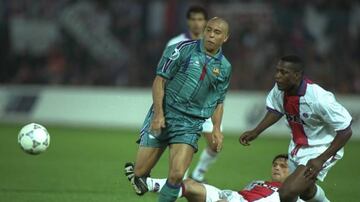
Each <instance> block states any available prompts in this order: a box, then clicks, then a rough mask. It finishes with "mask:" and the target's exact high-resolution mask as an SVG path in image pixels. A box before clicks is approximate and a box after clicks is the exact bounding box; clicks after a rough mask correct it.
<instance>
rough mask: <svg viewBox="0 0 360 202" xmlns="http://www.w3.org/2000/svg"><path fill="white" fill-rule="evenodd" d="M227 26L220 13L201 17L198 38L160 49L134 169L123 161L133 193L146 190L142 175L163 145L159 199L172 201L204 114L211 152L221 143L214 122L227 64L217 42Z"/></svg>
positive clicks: (222, 95) (225, 85)
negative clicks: (164, 169)
mask: <svg viewBox="0 0 360 202" xmlns="http://www.w3.org/2000/svg"><path fill="white" fill-rule="evenodd" d="M228 32H229V26H228V23H227V22H226V21H225V20H224V19H222V18H218V17H215V18H212V19H210V20H209V21H208V22H207V25H206V27H205V30H204V34H203V36H204V37H203V39H201V40H190V41H183V42H180V43H178V44H175V45H172V46H169V47H167V48H166V49H165V51H164V53H163V56H162V58H161V60H160V62H159V64H158V68H157V76H156V77H155V80H154V83H153V87H152V91H153V93H152V95H153V105H152V107H151V108H150V110H149V112H148V115H147V116H146V118H145V121H144V124H143V127H142V129H141V132H140V138H139V143H140V147H139V149H138V153H137V157H136V162H135V167H134V173H131V172H130V171H131V169H132V168H131V163H127V164H126V165H125V171H126V176H127V177H128V179H129V180H130V182H131V185H132V186H133V188H134V189H135V192H136V193H137V194H138V195H141V194H143V193H145V192H146V191H147V188H146V183H145V182H146V177H147V176H148V175H149V173H150V171H151V169H152V168H153V167H154V166H155V164H156V162H157V161H158V159H159V158H160V156H161V155H162V153H163V151H164V150H165V149H166V147H169V151H170V157H169V173H168V178H167V182H166V183H165V185H164V187H163V188H162V189H161V191H160V196H159V201H160V202H162V201H175V200H176V198H177V195H178V192H179V190H180V187H181V183H182V178H183V176H184V173H185V171H186V169H187V168H188V166H189V164H190V163H191V160H192V157H193V154H194V153H195V152H196V151H197V141H198V139H199V135H200V133H201V128H202V124H203V123H204V121H205V119H207V118H209V117H211V118H212V121H213V123H214V130H213V138H214V141H215V143H216V145H217V151H220V149H221V147H222V140H223V134H222V133H221V132H220V124H221V120H222V114H223V101H224V99H225V94H226V92H227V89H228V86H229V81H230V74H231V65H230V63H229V61H228V60H227V59H226V58H225V56H224V55H223V53H222V49H221V46H222V44H223V43H225V42H226V41H227V39H228Z"/></svg>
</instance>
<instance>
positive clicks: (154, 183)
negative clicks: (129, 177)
mask: <svg viewBox="0 0 360 202" xmlns="http://www.w3.org/2000/svg"><path fill="white" fill-rule="evenodd" d="M166 180H167V179H166V178H162V179H157V178H151V177H148V178H146V185H147V188H148V190H149V192H155V193H160V191H161V189H162V188H163V186H164V185H165V184H166ZM182 192H183V187H181V188H180V191H179V195H178V198H180V197H182Z"/></svg>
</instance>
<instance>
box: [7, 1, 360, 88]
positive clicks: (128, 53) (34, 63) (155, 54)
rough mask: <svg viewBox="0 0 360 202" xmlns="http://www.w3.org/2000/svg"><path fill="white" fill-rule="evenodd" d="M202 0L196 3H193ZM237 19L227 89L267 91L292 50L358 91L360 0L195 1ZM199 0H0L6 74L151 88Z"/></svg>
mask: <svg viewBox="0 0 360 202" xmlns="http://www.w3.org/2000/svg"><path fill="white" fill-rule="evenodd" d="M195 3H196V2H195ZM198 3H199V4H200V5H203V6H204V7H205V8H207V9H208V10H209V14H210V16H216V15H219V16H222V17H224V18H226V19H228V20H229V21H230V23H231V27H232V28H233V29H232V30H231V38H230V41H229V43H227V44H226V45H225V47H224V51H225V52H226V55H227V57H228V58H229V60H230V61H231V63H232V65H233V67H234V68H233V74H232V81H231V89H233V90H269V89H270V88H271V87H272V85H273V78H272V75H273V71H274V68H273V67H274V63H275V62H276V61H277V60H278V59H279V57H280V56H281V55H284V54H289V53H296V54H298V55H300V56H302V57H303V59H304V60H305V62H306V67H307V69H306V74H307V75H308V77H309V78H310V79H311V80H313V81H315V82H317V83H319V84H320V85H322V86H323V87H325V88H326V89H328V90H331V91H335V92H337V93H346V94H356V93H360V59H359V58H360V55H359V53H360V3H358V2H357V1H350V0H343V1H336V0H330V1H329V0H327V1H325V0H317V1H301V0H280V1H265V0H258V1H246V0H243V1H231V0H228V1H222V3H217V1H214V0H213V1H206V4H204V2H203V1H198ZM192 4H194V1H175V0H170V1H155V0H151V1H141V0H137V1H132V0H123V1H117V0H93V1H80V0H78V1H71V0H57V1H47V0H38V1H26V0H11V1H10V0H0V46H1V48H0V65H1V68H0V83H1V84H48V85H109V86H126V87H149V86H150V85H151V82H152V80H153V78H154V75H155V67H156V65H157V62H158V59H159V57H160V55H161V53H162V51H163V49H164V46H165V44H166V42H167V41H168V40H169V38H171V37H172V36H174V35H176V34H178V33H181V32H184V31H186V30H185V27H186V25H185V24H184V23H183V21H185V20H184V19H185V11H186V9H187V8H188V6H189V5H192Z"/></svg>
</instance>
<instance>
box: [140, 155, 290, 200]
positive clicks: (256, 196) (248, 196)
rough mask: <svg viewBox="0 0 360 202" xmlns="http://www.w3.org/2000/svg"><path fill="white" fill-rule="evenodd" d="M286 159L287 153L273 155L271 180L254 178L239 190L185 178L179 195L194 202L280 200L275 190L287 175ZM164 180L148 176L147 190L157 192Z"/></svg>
mask: <svg viewBox="0 0 360 202" xmlns="http://www.w3.org/2000/svg"><path fill="white" fill-rule="evenodd" d="M287 160H288V155H287V154H279V155H277V156H275V157H274V159H273V161H272V166H271V180H270V181H263V180H255V181H253V182H251V183H250V184H248V185H247V186H246V187H245V188H244V189H243V190H241V191H239V192H236V191H231V190H221V189H219V188H216V187H214V186H212V185H208V184H202V183H198V182H196V181H194V180H191V179H187V180H185V181H184V186H183V188H182V189H181V192H180V193H179V197H185V198H186V199H187V200H188V201H196V202H201V201H206V202H215V201H219V200H223V199H226V201H230V202H232V201H234V202H235V201H236V202H241V201H249V202H250V201H258V202H261V201H267V202H273V201H274V202H275V201H280V198H279V194H278V192H277V190H278V189H279V187H280V186H281V184H282V182H284V180H285V179H286V178H287V177H288V175H289V169H288V164H287ZM165 181H166V179H154V178H148V179H147V185H148V189H149V191H152V192H158V190H159V189H160V188H161V187H162V186H163V184H164V183H165Z"/></svg>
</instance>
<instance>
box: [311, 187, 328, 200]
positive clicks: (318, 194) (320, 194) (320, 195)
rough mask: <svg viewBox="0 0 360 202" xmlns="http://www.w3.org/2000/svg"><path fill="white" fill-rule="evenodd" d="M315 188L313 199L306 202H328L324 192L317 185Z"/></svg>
mask: <svg viewBox="0 0 360 202" xmlns="http://www.w3.org/2000/svg"><path fill="white" fill-rule="evenodd" d="M316 188H317V189H316V193H315V196H314V198H312V199H310V200H308V202H330V201H329V199H328V198H326V196H325V192H324V190H323V189H322V188H321V187H320V186H319V185H316Z"/></svg>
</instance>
